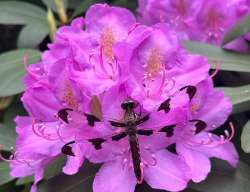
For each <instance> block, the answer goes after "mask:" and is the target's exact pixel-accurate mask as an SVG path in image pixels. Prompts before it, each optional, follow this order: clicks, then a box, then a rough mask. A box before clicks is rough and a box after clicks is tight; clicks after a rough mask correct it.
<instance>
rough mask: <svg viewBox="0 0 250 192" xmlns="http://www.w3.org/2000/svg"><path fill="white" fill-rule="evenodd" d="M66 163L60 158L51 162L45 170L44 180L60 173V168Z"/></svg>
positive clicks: (64, 159) (62, 157) (63, 158)
mask: <svg viewBox="0 0 250 192" xmlns="http://www.w3.org/2000/svg"><path fill="white" fill-rule="evenodd" d="M65 163H66V158H65V157H64V156H61V157H59V158H57V159H55V160H54V161H52V162H51V163H50V164H49V165H48V166H47V167H46V169H45V173H44V178H45V179H50V178H52V177H54V176H56V175H58V174H59V173H61V172H62V168H63V166H64V165H65Z"/></svg>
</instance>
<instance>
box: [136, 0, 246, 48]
mask: <svg viewBox="0 0 250 192" xmlns="http://www.w3.org/2000/svg"><path fill="white" fill-rule="evenodd" d="M138 4H139V7H138V17H139V20H140V22H141V23H144V24H148V25H152V24H156V23H158V22H165V23H167V24H168V25H169V27H171V28H173V29H174V30H175V32H176V33H177V34H178V36H179V37H180V38H181V39H191V40H196V41H201V42H207V43H211V44H215V45H221V44H222V41H223V36H224V34H225V33H226V32H227V31H228V30H229V29H230V28H231V27H232V26H233V25H234V24H235V23H236V22H237V21H238V20H239V19H240V18H242V17H243V16H244V15H246V14H247V13H249V5H250V4H249V1H247V0H220V1H217V0H210V1H206V0H163V1H157V0H139V1H138ZM243 40H244V39H243V38H239V39H238V40H237V41H235V42H233V43H232V44H229V45H227V46H226V48H228V49H235V50H238V51H242V52H246V51H247V50H248V49H247V48H248V47H247V45H246V43H244V41H243Z"/></svg>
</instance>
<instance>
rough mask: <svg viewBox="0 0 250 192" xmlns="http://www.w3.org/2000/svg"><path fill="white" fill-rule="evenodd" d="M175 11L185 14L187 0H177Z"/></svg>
mask: <svg viewBox="0 0 250 192" xmlns="http://www.w3.org/2000/svg"><path fill="white" fill-rule="evenodd" d="M176 9H177V12H178V13H180V14H181V15H182V16H184V15H186V14H187V2H186V0H178V1H177V4H176Z"/></svg>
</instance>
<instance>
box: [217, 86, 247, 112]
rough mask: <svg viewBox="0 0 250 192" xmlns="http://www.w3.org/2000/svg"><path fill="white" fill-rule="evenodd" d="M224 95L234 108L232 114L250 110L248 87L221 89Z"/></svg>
mask: <svg viewBox="0 0 250 192" xmlns="http://www.w3.org/2000/svg"><path fill="white" fill-rule="evenodd" d="M221 89H222V90H223V91H224V92H225V95H226V96H228V97H230V99H231V101H232V103H233V105H234V107H233V113H239V112H243V111H248V110H249V109H250V85H245V86H240V87H223V88H221Z"/></svg>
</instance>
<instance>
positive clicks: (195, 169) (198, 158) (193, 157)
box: [176, 144, 211, 183]
mask: <svg viewBox="0 0 250 192" xmlns="http://www.w3.org/2000/svg"><path fill="white" fill-rule="evenodd" d="M176 150H177V152H178V154H179V155H181V156H182V157H183V159H184V160H185V162H186V164H187V165H188V167H189V168H190V170H191V175H192V180H193V181H194V182H197V183H198V182H201V181H203V180H204V179H206V177H207V175H208V173H209V172H210V170H211V163H210V160H209V158H208V157H207V156H206V155H204V154H202V153H200V152H197V151H195V150H192V149H189V148H187V147H185V146H184V145H182V144H177V145H176Z"/></svg>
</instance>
